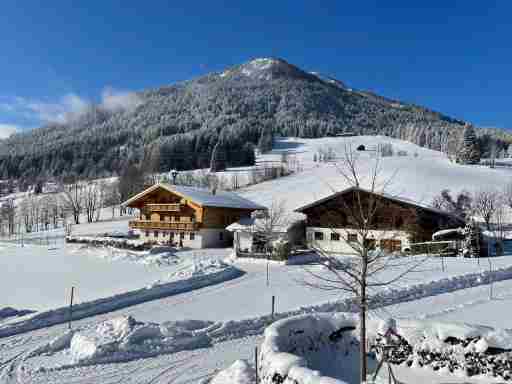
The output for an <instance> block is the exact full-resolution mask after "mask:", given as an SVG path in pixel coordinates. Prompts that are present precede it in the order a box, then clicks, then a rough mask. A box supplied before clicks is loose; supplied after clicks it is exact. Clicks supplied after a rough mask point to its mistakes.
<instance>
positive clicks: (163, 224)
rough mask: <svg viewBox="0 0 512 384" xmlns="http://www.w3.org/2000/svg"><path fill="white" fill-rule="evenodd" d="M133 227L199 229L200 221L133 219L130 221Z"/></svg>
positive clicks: (173, 229)
mask: <svg viewBox="0 0 512 384" xmlns="http://www.w3.org/2000/svg"><path fill="white" fill-rule="evenodd" d="M128 226H129V227H130V228H132V229H142V230H148V231H152V230H161V229H167V230H170V231H197V230H198V229H199V225H198V223H192V222H190V223H180V222H169V221H150V220H132V221H130V222H129V223H128Z"/></svg>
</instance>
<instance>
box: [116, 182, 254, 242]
mask: <svg viewBox="0 0 512 384" xmlns="http://www.w3.org/2000/svg"><path fill="white" fill-rule="evenodd" d="M201 192H202V193H203V195H204V194H205V192H204V191H201ZM212 197H214V196H212ZM211 200H212V201H213V203H212V204H215V200H216V199H215V198H212V199H211ZM217 200H219V201H221V199H220V198H219V199H217ZM125 205H126V206H128V207H131V208H137V209H138V211H139V217H138V218H137V219H135V220H131V221H130V222H129V224H128V225H129V228H130V229H132V230H134V231H135V232H138V233H139V234H140V236H141V238H145V239H147V240H148V241H155V242H159V243H175V244H179V245H184V246H190V247H193V248H202V247H205V246H208V245H213V246H215V243H217V245H218V246H222V245H229V238H230V236H231V235H230V233H229V232H227V231H225V228H226V227H227V226H228V225H229V224H231V223H233V222H236V221H238V220H239V219H240V218H242V217H247V216H250V214H251V212H253V211H254V210H255V208H247V207H241V208H239V207H222V206H211V205H208V206H206V205H205V204H203V203H202V202H201V201H195V200H194V198H193V196H192V197H191V196H187V195H186V194H183V193H182V192H180V191H179V190H177V191H174V190H172V188H169V187H166V186H163V185H156V186H153V187H151V188H148V189H147V190H146V191H144V192H142V193H140V194H139V195H137V196H135V197H133V198H132V199H130V200H128V201H127V202H126V203H125ZM206 239H209V240H208V241H206ZM215 240H217V241H215Z"/></svg>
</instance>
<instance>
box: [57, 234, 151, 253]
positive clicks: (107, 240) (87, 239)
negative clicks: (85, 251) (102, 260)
mask: <svg viewBox="0 0 512 384" xmlns="http://www.w3.org/2000/svg"><path fill="white" fill-rule="evenodd" d="M66 242H67V243H78V244H90V245H93V246H96V247H116V248H121V249H130V250H133V251H143V250H148V249H150V248H151V244H150V243H148V242H146V241H144V240H133V239H123V238H115V237H101V236H66Z"/></svg>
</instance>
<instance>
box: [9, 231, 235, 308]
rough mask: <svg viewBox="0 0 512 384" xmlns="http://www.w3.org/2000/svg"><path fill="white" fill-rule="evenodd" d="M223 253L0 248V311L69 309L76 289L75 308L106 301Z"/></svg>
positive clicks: (59, 246)
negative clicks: (99, 300)
mask: <svg viewBox="0 0 512 384" xmlns="http://www.w3.org/2000/svg"><path fill="white" fill-rule="evenodd" d="M226 254H227V253H226V251H218V250H213V251H211V252H209V255H205V254H202V255H195V254H194V253H193V252H192V253H187V252H181V253H180V252H178V253H176V254H166V253H164V254H160V255H150V254H148V252H129V251H124V250H113V249H109V248H94V247H88V246H83V245H74V244H64V242H63V240H62V239H59V240H57V242H54V241H52V242H51V243H50V248H49V247H48V246H47V245H34V244H31V243H30V242H29V243H27V244H25V246H24V247H20V246H19V245H15V244H5V243H4V244H0V258H1V262H2V276H3V277H2V279H0V290H1V291H2V292H6V293H7V294H4V295H2V297H1V299H0V308H3V307H14V308H17V309H32V310H37V311H40V310H46V309H51V308H57V307H62V306H65V305H67V304H68V303H69V296H70V290H71V287H75V300H74V301H75V303H77V304H78V303H83V302H87V301H91V300H94V299H98V298H105V297H109V296H112V295H116V294H120V293H123V292H126V291H131V290H135V289H139V288H143V287H147V286H149V285H151V284H153V283H155V282H156V281H159V280H160V281H165V280H166V279H168V278H169V276H172V275H173V274H179V271H180V270H182V269H187V268H188V267H189V264H188V262H189V261H199V260H200V259H204V258H210V255H211V258H214V259H216V258H221V259H222V258H224V257H225V256H226Z"/></svg>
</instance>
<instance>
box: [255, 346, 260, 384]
mask: <svg viewBox="0 0 512 384" xmlns="http://www.w3.org/2000/svg"><path fill="white" fill-rule="evenodd" d="M254 371H255V372H256V384H259V382H260V378H259V375H258V347H254Z"/></svg>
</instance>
